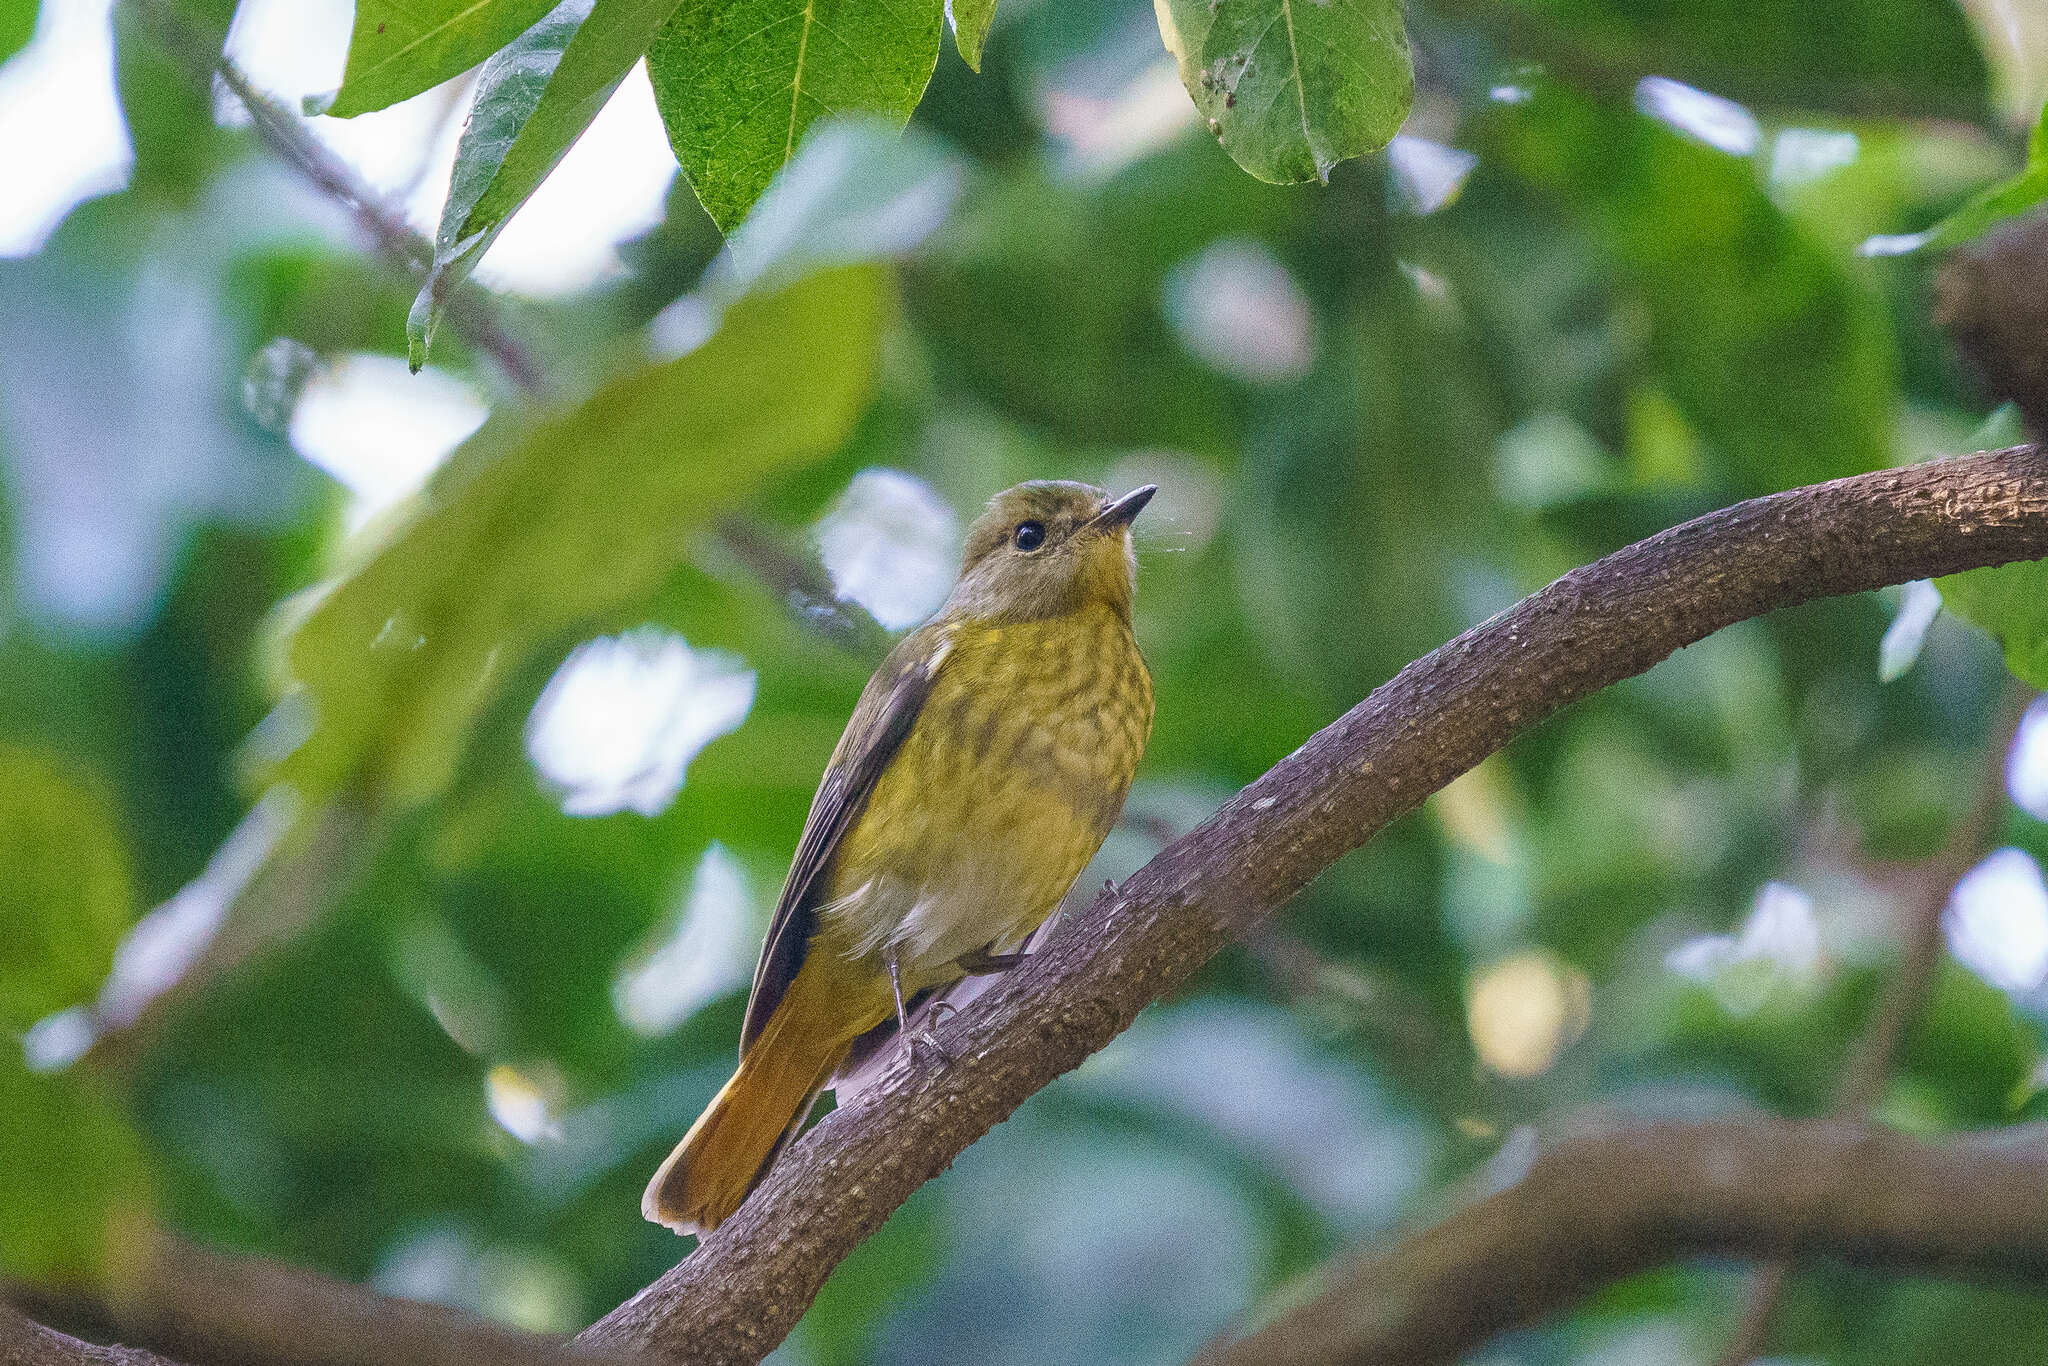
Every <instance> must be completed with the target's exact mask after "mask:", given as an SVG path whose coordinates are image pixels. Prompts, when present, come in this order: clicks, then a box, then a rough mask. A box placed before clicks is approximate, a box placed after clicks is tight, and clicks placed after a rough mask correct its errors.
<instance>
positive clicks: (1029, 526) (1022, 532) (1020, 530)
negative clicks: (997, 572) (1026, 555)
mask: <svg viewBox="0 0 2048 1366" xmlns="http://www.w3.org/2000/svg"><path fill="white" fill-rule="evenodd" d="M1012 539H1014V540H1015V541H1016V543H1017V549H1019V550H1036V549H1038V547H1040V546H1042V545H1044V544H1045V523H1043V522H1019V523H1017V534H1016V536H1015V537H1013V538H1012Z"/></svg>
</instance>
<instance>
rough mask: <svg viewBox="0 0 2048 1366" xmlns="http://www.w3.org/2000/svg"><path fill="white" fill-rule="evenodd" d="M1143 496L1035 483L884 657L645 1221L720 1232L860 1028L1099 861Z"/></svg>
mask: <svg viewBox="0 0 2048 1366" xmlns="http://www.w3.org/2000/svg"><path fill="white" fill-rule="evenodd" d="M1151 493H1152V490H1151V489H1150V488H1149V487H1147V488H1143V489H1139V490H1138V491H1136V492H1135V493H1132V494H1128V495H1126V496H1125V497H1123V498H1120V499H1117V500H1115V501H1111V500H1109V499H1107V498H1105V497H1104V496H1103V493H1102V491H1101V490H1100V489H1095V488H1090V487H1089V486H1087V485H1085V484H1073V483H1065V482H1055V481H1037V482H1033V483H1028V484H1019V485H1018V486H1017V487H1015V488H1013V489H1009V490H1007V491H1005V492H1003V493H1001V494H998V495H997V496H996V497H995V498H994V499H993V500H992V501H991V502H990V504H989V507H988V510H987V511H986V512H985V513H983V514H982V516H981V517H979V518H977V519H976V520H975V523H974V525H973V526H972V527H971V528H969V530H968V534H967V547H966V551H965V553H964V555H963V556H962V563H961V572H960V581H959V582H958V584H956V585H955V587H954V589H953V592H952V595H951V596H950V597H949V598H948V599H947V600H946V604H945V606H944V607H942V608H941V609H940V610H939V613H938V615H937V616H935V617H933V618H932V619H931V620H930V621H929V622H927V623H926V624H925V625H923V626H921V627H919V628H918V629H917V630H915V631H913V632H911V633H910V634H909V635H908V636H906V637H904V639H903V640H902V641H901V642H900V643H898V645H897V646H896V648H895V649H894V650H892V651H891V652H890V654H889V657H888V659H886V660H885V661H883V664H882V667H881V668H880V669H878V670H876V672H875V676H874V677H873V678H872V679H870V680H869V682H868V686H867V688H866V690H865V691H864V692H862V694H861V699H860V703H859V705H858V706H856V707H855V708H854V713H853V717H852V719H851V720H850V721H848V722H847V726H846V733H845V734H844V735H843V736H842V737H841V738H840V741H839V747H838V749H836V750H835V751H834V752H833V755H832V760H831V762H830V764H828V765H827V766H826V769H825V776H824V779H823V780H822V781H821V782H820V783H819V786H818V794H817V796H816V797H815V798H814V799H813V801H812V803H811V814H810V818H809V819H808V820H807V821H806V822H805V826H804V833H803V838H802V840H801V841H800V842H799V843H798V846H797V852H796V857H795V859H794V860H793V861H792V863H791V865H790V871H789V878H788V880H787V881H786V882H785V884H784V886H783V890H782V898H781V901H780V903H779V904H778V905H777V907H776V911H775V920H774V923H773V925H772V926H771V927H770V929H769V931H768V942H767V943H766V944H765V945H764V946H763V947H762V950H761V963H760V966H759V967H758V968H757V969H756V970H755V975H754V992H753V997H752V999H751V1000H750V1001H749V1002H748V1005H747V1022H746V1026H745V1028H744V1030H743V1031H742V1034H741V1043H740V1067H739V1070H738V1071H737V1072H735V1073H734V1074H733V1078H732V1080H731V1081H729V1082H727V1083H726V1085H725V1089H724V1090H722V1091H720V1092H719V1094H718V1096H717V1098H716V1099H714V1100H713V1101H712V1103H711V1106H710V1108H708V1109H707V1110H706V1111H705V1112H704V1114H703V1116H702V1117H701V1118H699V1119H698V1121H697V1123H696V1124H695V1125H694V1126H692V1127H691V1129H690V1132H689V1134H688V1135H687V1136H685V1137H684V1139H683V1141H682V1142H681V1143H680V1144H678V1145H677V1147H676V1150H675V1151H674V1152H673V1153H671V1154H670V1155H669V1159H668V1161H667V1162H665V1163H664V1164H662V1168H661V1170H660V1171H659V1172H657V1173H655V1176H654V1179H653V1181H652V1182H650V1183H649V1185H648V1187H647V1194H646V1197H645V1198H644V1199H643V1201H642V1203H641V1208H642V1211H643V1213H645V1214H646V1216H647V1217H648V1218H649V1219H652V1220H654V1221H655V1222H657V1223H661V1224H666V1225H668V1226H669V1227H671V1228H674V1229H676V1230H677V1231H678V1232H708V1231H709V1230H711V1229H713V1228H716V1227H717V1226H718V1224H719V1223H721V1222H722V1221H723V1220H724V1219H726V1218H727V1217H728V1216H729V1215H730V1214H731V1213H732V1212H733V1210H735V1209H737V1208H738V1207H739V1204H740V1202H741V1201H742V1200H744V1199H745V1198H746V1195H747V1193H748V1192H749V1191H750V1190H752V1189H753V1187H754V1186H755V1184H757V1183H758V1182H759V1181H760V1179H761V1177H762V1176H764V1175H766V1173H767V1170H768V1168H769V1166H770V1165H771V1164H772V1163H773V1162H774V1160H775V1158H776V1156H777V1155H778V1154H779V1153H780V1152H781V1150H782V1147H783V1145H784V1144H786V1143H787V1142H788V1141H789V1140H790V1139H791V1138H793V1137H794V1136H795V1134H796V1132H797V1130H798V1129H800V1128H801V1127H802V1125H803V1122H804V1119H805V1117H806V1116H807V1115H808V1114H809V1112H810V1107H811V1104H812V1102H813V1101H815V1100H816V1098H817V1095H818V1093H819V1092H820V1091H821V1090H823V1089H824V1087H825V1086H826V1085H828V1084H829V1083H830V1082H831V1080H832V1077H833V1074H834V1073H835V1071H836V1070H837V1069H838V1068H839V1066H840V1064H841V1063H842V1062H843V1061H844V1060H845V1058H846V1055H847V1052H848V1050H849V1049H850V1048H851V1047H852V1045H853V1042H854V1040H855V1039H857V1038H858V1037H859V1036H861V1035H862V1034H864V1033H866V1032H868V1031H869V1030H871V1029H873V1028H874V1027H875V1026H877V1025H879V1024H881V1023H883V1022H884V1021H886V1020H890V1019H892V1018H895V1019H897V1020H899V1021H900V1020H901V1018H902V1017H901V1002H902V1001H903V1000H904V999H905V998H907V997H910V996H914V995H915V994H916V993H917V992H919V991H922V990H926V989H930V988H943V987H945V986H948V985H950V984H952V983H954V982H957V981H959V980H960V978H961V977H962V976H964V975H965V974H966V973H967V971H968V970H969V968H970V967H975V968H981V967H984V966H986V964H987V958H988V956H990V955H1000V954H1002V953H1005V952H1007V951H1009V950H1011V949H1014V948H1015V947H1016V946H1018V945H1019V944H1020V943H1021V942H1022V941H1023V940H1024V938H1025V937H1026V936H1028V935H1029V934H1030V933H1031V932H1032V931H1033V930H1035V929H1036V928H1037V927H1038V926H1039V925H1040V924H1041V923H1043V922H1044V920H1045V918H1046V917H1047V916H1048V915H1050V914H1051V913H1052V910H1053V908H1054V907H1055V906H1057V905H1058V904H1059V901H1060V898H1061V897H1062V896H1064V895H1065V894H1066V892H1067V889H1068V888H1069V887H1071V886H1072V885H1073V882H1074V879H1075V878H1076V877H1078V876H1080V873H1081V870H1082V869H1083V868H1085V867H1086V866H1087V864H1088V861H1089V859H1091V858H1093V857H1094V856H1095V851H1096V850H1097V849H1098V848H1100V847H1101V844H1102V841H1103V838H1104V837H1105V836H1106V835H1108V833H1109V830H1110V827H1111V826H1112V825H1114V824H1115V823H1116V818H1117V815H1118V813H1119V812H1120V811H1121V810H1122V809H1123V803H1124V796H1125V794H1126V793H1127V792H1129V790H1130V785H1131V775H1132V773H1133V772H1134V771H1135V770H1136V769H1137V766H1138V759H1139V756H1140V755H1141V754H1143V752H1144V749H1145V739H1146V736H1147V735H1148V734H1149V733H1150V731H1151V727H1152V679H1151V675H1150V674H1148V673H1147V672H1146V670H1145V661H1144V660H1143V659H1142V658H1141V657H1140V656H1139V654H1138V646H1137V641H1136V640H1135V639H1134V638H1133V636H1132V634H1131V599H1132V595H1133V593H1134V591H1135V585H1136V559H1135V557H1134V556H1133V553H1132V548H1131V538H1130V522H1131V519H1132V518H1133V517H1135V516H1136V515H1137V513H1138V510H1139V509H1140V508H1142V507H1143V506H1144V504H1145V502H1146V500H1147V499H1148V498H1150V496H1151ZM963 958H964V959H966V960H967V961H966V962H963V961H962V960H963Z"/></svg>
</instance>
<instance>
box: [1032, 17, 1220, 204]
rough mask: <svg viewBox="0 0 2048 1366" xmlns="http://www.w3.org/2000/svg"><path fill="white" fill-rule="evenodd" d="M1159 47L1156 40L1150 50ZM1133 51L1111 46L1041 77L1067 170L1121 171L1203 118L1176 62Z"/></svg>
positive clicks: (1044, 108)
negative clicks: (1140, 57) (1140, 56)
mask: <svg viewBox="0 0 2048 1366" xmlns="http://www.w3.org/2000/svg"><path fill="white" fill-rule="evenodd" d="M1138 50H1140V51H1142V50H1143V49H1142V48H1140V49H1138ZM1157 52H1158V46H1157V38H1156V37H1154V38H1153V39H1152V46H1151V48H1150V53H1151V54H1156V53H1157ZM1133 55H1134V54H1133V53H1132V52H1130V51H1125V50H1122V49H1120V48H1119V47H1118V46H1117V45H1116V44H1110V45H1108V50H1106V51H1098V52H1094V53H1090V54H1089V55H1087V56H1085V57H1080V58H1076V59H1074V60H1072V61H1069V62H1066V63H1064V64H1063V65H1061V66H1060V67H1059V68H1057V69H1056V70H1054V71H1052V72H1051V73H1049V74H1048V75H1046V76H1044V77H1042V78H1041V79H1040V80H1039V81H1038V82H1037V95H1038V108H1039V112H1040V115H1041V117H1042V118H1043V119H1044V120H1045V130H1046V132H1047V133H1049V134H1051V135H1052V137H1053V139H1054V140H1055V141H1056V143H1057V144H1058V149H1059V150H1060V151H1061V152H1062V153H1063V155H1061V156H1060V157H1059V159H1058V164H1059V166H1060V168H1061V169H1062V170H1064V171H1066V172H1067V173H1068V174H1070V175H1076V176H1082V177H1086V178H1090V179H1094V178H1101V177H1108V176H1111V175H1114V174H1115V173H1116V172H1117V171H1119V170H1121V169H1123V168H1124V167H1125V166H1128V165H1130V164H1131V163H1132V162H1134V161H1136V160H1138V159H1139V158H1140V157H1143V156H1146V155H1149V154H1150V153H1152V152H1156V151H1158V150H1159V149H1160V148H1162V147H1164V146H1166V144H1167V143H1169V142H1171V141H1173V140H1174V139H1175V138H1177V137H1180V136H1181V135H1182V134H1184V133H1186V132H1187V131H1188V130H1189V129H1191V128H1193V127H1195V125H1196V123H1197V122H1198V121H1199V115H1197V113H1196V112H1195V103H1194V101H1193V100H1191V99H1189V98H1188V92H1187V88H1186V87H1185V86H1183V85H1182V84H1181V80H1180V72H1179V71H1178V70H1176V69H1175V67H1174V64H1173V61H1172V59H1171V58H1167V57H1159V58H1157V59H1156V60H1151V61H1145V62H1143V63H1142V64H1139V63H1137V62H1135V61H1133V60H1132V57H1133ZM1148 55H1149V54H1148Z"/></svg>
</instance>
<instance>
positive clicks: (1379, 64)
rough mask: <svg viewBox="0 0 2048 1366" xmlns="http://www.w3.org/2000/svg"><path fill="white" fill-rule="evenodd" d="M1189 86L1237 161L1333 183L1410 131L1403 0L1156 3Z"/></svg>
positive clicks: (1264, 171) (1280, 177)
mask: <svg viewBox="0 0 2048 1366" xmlns="http://www.w3.org/2000/svg"><path fill="white" fill-rule="evenodd" d="M1154 8H1155V9H1156V10H1157V12H1158V16H1159V32H1160V36H1161V37H1163V38H1164V39H1165V40H1166V47H1167V50H1168V51H1170V52H1171V53H1173V55H1174V58H1175V60H1177V61H1178V62H1179V63H1180V78H1181V83H1182V84H1184V85H1186V86H1187V88H1188V94H1190V95H1192V96H1193V97H1194V101H1195V107H1196V108H1197V109H1199V110H1201V111H1202V113H1203V114H1204V115H1205V116H1207V118H1208V120H1209V130H1210V131H1211V132H1213V133H1214V134H1215V135H1216V136H1217V137H1218V138H1219V139H1221V140H1222V143H1223V150H1224V151H1226V152H1228V153H1230V157H1231V160H1233V161H1235V162H1236V163H1237V164H1238V165H1240V166H1242V167H1244V169H1245V170H1247V171H1249V172H1251V173H1252V174H1253V175H1255V176H1257V177H1258V178H1259V179H1260V180H1264V181H1270V182H1272V183H1273V184H1276V185H1288V184H1294V183H1296V182H1299V181H1304V180H1323V181H1327V180H1328V179H1329V178H1330V168H1331V167H1333V166H1335V165H1336V164H1337V163H1338V162H1340V161H1344V160H1347V159H1348V158H1351V157H1355V156H1363V155H1365V154H1366V153H1367V152H1374V151H1378V150H1379V149H1380V148H1382V147H1384V146H1386V145H1387V143H1388V142H1389V141H1391V140H1392V139H1393V136H1394V134H1395V133H1397V132H1399V131H1400V128H1401V122H1402V120H1404V119H1406V118H1407V117H1408V106H1409V104H1410V103H1412V102H1413V100H1414V98H1415V70H1414V66H1413V63H1412V62H1411V61H1410V59H1409V55H1408V34H1407V31H1406V30H1405V29H1404V28H1403V27H1402V25H1401V7H1400V5H1399V4H1398V3H1396V0H1213V3H1212V0H1154Z"/></svg>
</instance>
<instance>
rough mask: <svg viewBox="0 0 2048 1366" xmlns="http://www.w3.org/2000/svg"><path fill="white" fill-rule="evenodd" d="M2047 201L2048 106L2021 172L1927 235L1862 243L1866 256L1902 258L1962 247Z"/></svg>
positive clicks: (1989, 190) (1979, 197)
mask: <svg viewBox="0 0 2048 1366" xmlns="http://www.w3.org/2000/svg"><path fill="white" fill-rule="evenodd" d="M2043 200H2048V105H2044V106H2043V107H2042V109H2041V119H2040V122H2038V123H2036V124H2035V125H2034V132H2033V134H2032V136H2030V137H2029V138H2028V139H2027V164H2026V165H2025V166H2022V167H2021V168H2020V170H2019V172H2018V173H2017V174H2015V175H2012V176H2009V177H2007V178H2006V179H2004V180H2001V181H1999V182H1998V183H1997V184H1996V185H1993V186H1991V187H1990V188H1988V189H1986V190H1984V191H1982V192H1980V193H1978V194H1976V195H1974V196H1972V197H1971V198H1970V200H1969V202H1967V203H1965V204H1964V205H1963V206H1962V207H1961V208H1959V209H1957V210H1955V211H1954V212H1953V213H1951V214H1949V215H1948V217H1946V218H1944V219H1942V220H1941V221H1940V222H1939V223H1936V224H1935V225H1934V226H1933V227H1931V228H1928V229H1926V230H1925V231H1924V232H1915V233H1906V234H1904V235H1902V236H1897V237H1873V238H1870V239H1869V240H1868V241H1866V242H1865V243H1864V244H1863V254H1864V255H1865V256H1903V255H1905V254H1906V253H1908V252H1914V251H1924V250H1927V249H1929V248H1940V247H1954V246H1960V245H1962V244H1963V243H1964V242H1967V241H1969V240H1970V239H1971V238H1973V237H1979V236H1982V235H1983V234H1984V233H1986V232H1988V231H1989V230H1991V229H1992V228H1995V227H1997V226H1998V225H1999V224H2000V223H2003V222H2004V221H2005V220H2006V219H2008V218H2017V217H2018V216H2019V215H2021V214H2023V213H2025V212H2027V210H2029V209H2031V208H2033V207H2034V206H2035V205H2037V204H2039V203H2041V202H2042V201H2043Z"/></svg>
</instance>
